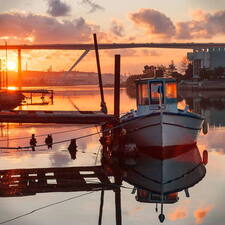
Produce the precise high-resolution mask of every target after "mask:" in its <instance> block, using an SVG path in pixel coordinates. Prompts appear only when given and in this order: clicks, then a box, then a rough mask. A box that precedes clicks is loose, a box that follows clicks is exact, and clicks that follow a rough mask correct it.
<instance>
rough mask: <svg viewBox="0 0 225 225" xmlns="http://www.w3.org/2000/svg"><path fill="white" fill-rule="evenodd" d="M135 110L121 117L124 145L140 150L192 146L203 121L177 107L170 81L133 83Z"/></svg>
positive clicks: (173, 86) (159, 79)
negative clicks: (135, 93)
mask: <svg viewBox="0 0 225 225" xmlns="http://www.w3.org/2000/svg"><path fill="white" fill-rule="evenodd" d="M136 87H137V110H131V111H130V112H128V113H127V114H125V115H124V116H122V117H121V125H122V126H123V128H124V129H125V130H126V138H127V141H128V142H134V143H135V144H136V145H137V146H140V147H150V146H151V147H167V146H177V145H188V144H194V143H196V141H197V136H198V134H199V132H200V130H201V128H202V123H203V121H204V118H203V117H202V116H201V115H199V114H196V113H193V112H189V111H188V107H185V109H183V110H181V109H178V107H177V85H176V81H175V80H174V79H172V78H155V79H150V78H148V79H140V80H137V81H136Z"/></svg>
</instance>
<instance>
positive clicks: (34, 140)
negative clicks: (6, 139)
mask: <svg viewBox="0 0 225 225" xmlns="http://www.w3.org/2000/svg"><path fill="white" fill-rule="evenodd" d="M36 145H37V140H36V138H35V134H32V136H31V139H30V146H31V148H32V151H35V146H36Z"/></svg>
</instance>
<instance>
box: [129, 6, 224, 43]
mask: <svg viewBox="0 0 225 225" xmlns="http://www.w3.org/2000/svg"><path fill="white" fill-rule="evenodd" d="M129 18H130V19H131V21H132V22H133V23H134V24H135V25H137V26H139V27H140V28H143V29H145V30H146V31H147V33H148V34H151V35H153V36H154V37H157V38H164V39H165V38H171V39H174V40H177V39H178V40H190V39H211V38H214V37H216V36H219V35H220V36H221V35H222V36H223V35H225V29H224V24H225V10H217V11H214V12H207V11H204V10H195V11H193V12H192V19H191V20H187V21H178V22H173V21H172V20H171V19H170V18H169V17H167V16H166V15H165V14H163V13H162V12H159V11H157V10H154V9H147V8H146V9H140V10H139V11H137V12H133V13H130V14H129Z"/></svg>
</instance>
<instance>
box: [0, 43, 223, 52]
mask: <svg viewBox="0 0 225 225" xmlns="http://www.w3.org/2000/svg"><path fill="white" fill-rule="evenodd" d="M98 48H99V49H124V48H173V49H207V48H225V43H194V42H190V43H105V44H98ZM4 49H9V50H22V49H24V50H25V49H41V50H94V45H93V44H35V45H0V50H4Z"/></svg>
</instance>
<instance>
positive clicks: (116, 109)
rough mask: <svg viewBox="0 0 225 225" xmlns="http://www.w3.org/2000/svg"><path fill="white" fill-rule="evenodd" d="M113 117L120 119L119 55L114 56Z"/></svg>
mask: <svg viewBox="0 0 225 225" xmlns="http://www.w3.org/2000/svg"><path fill="white" fill-rule="evenodd" d="M114 116H115V118H116V119H117V120H119V117H120V55H115V80H114Z"/></svg>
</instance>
